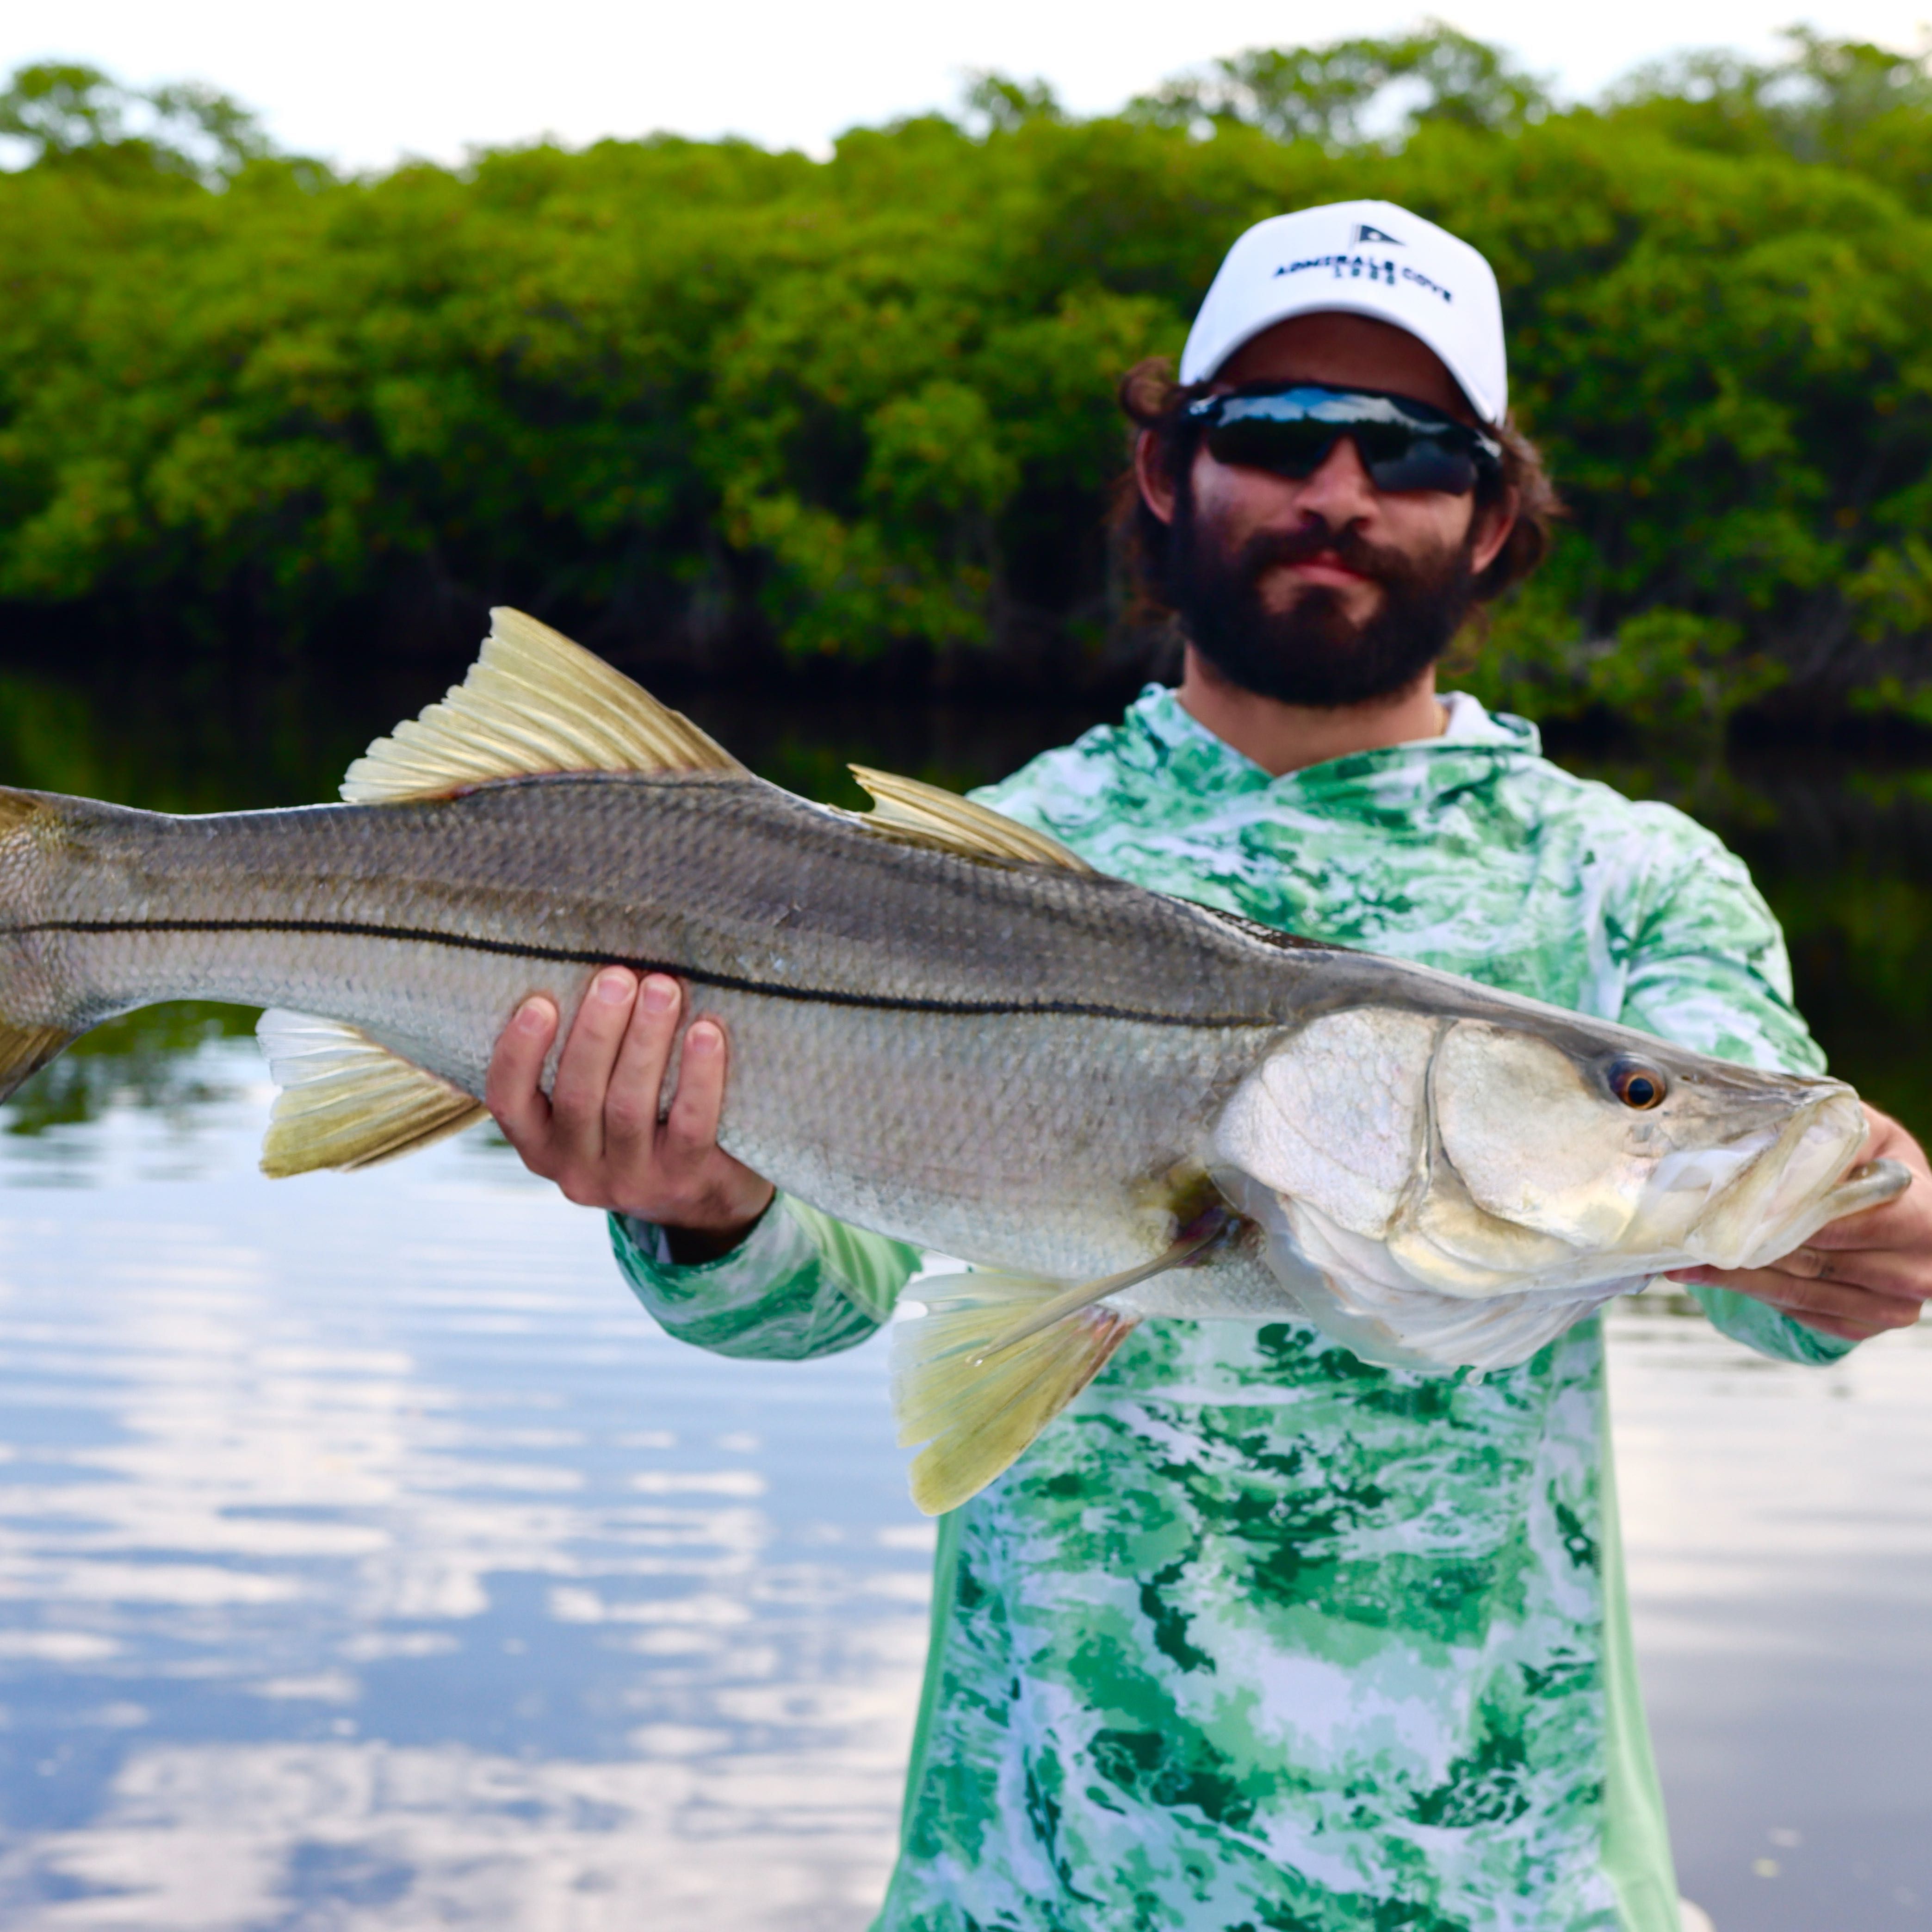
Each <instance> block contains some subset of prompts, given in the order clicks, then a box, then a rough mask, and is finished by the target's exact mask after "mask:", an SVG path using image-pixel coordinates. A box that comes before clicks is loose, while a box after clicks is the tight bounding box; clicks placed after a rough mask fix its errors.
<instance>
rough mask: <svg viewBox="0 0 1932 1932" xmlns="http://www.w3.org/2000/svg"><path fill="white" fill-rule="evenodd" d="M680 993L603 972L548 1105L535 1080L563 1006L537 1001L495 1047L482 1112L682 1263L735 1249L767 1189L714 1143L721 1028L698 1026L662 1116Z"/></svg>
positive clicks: (660, 977)
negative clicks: (643, 1224) (642, 1226)
mask: <svg viewBox="0 0 1932 1932" xmlns="http://www.w3.org/2000/svg"><path fill="white" fill-rule="evenodd" d="M683 1003H684V995H683V990H682V988H681V987H680V986H679V985H678V983H677V982H676V980H673V979H671V978H670V977H667V975H665V974H652V975H651V977H649V978H648V979H647V980H645V981H644V982H643V984H642V985H641V986H640V985H639V984H638V982H637V975H636V974H634V973H633V972H631V971H629V970H628V968H625V967H622V966H607V967H605V968H604V970H603V971H601V973H599V974H598V975H597V977H596V978H595V980H592V982H591V983H590V989H589V992H587V993H586V995H584V999H583V1005H582V1006H581V1007H580V1008H579V1009H578V1010H577V1019H576V1021H575V1022H574V1024H573V1025H572V1026H571V1029H570V1037H569V1038H568V1040H565V1042H564V1043H563V1052H562V1056H561V1058H559V1061H558V1062H557V1069H556V1081H555V1082H554V1083H553V1086H552V1088H551V1091H550V1097H549V1098H548V1099H547V1100H546V1099H545V1098H544V1093H543V1090H542V1088H541V1087H540V1086H538V1084H537V1082H538V1076H540V1075H541V1073H542V1071H543V1064H544V1055H546V1054H547V1053H548V1052H549V1051H550V1043H551V1041H552V1040H553V1039H554V1038H555V1037H556V1027H557V1010H556V1007H555V1006H554V1005H553V1004H551V1002H550V1001H548V1000H547V999H544V998H542V997H541V995H538V996H536V997H534V998H530V999H528V1000H526V1001H524V1002H523V1004H522V1005H521V1006H520V1007H518V1008H517V1011H516V1013H515V1016H514V1017H513V1018H512V1019H511V1022H510V1024H509V1025H508V1026H507V1027H505V1028H504V1029H503V1034H502V1038H501V1039H500V1040H498V1041H497V1043H496V1055H495V1057H494V1058H493V1059H492V1060H491V1061H490V1078H489V1081H488V1083H487V1085H486V1086H485V1088H484V1104H485V1105H486V1106H487V1107H488V1108H489V1109H490V1112H491V1113H492V1114H493V1115H495V1116H496V1124H497V1125H498V1126H499V1127H501V1128H502V1130H503V1132H504V1134H505V1136H506V1137H507V1138H508V1141H509V1143H510V1145H511V1146H512V1147H513V1148H515V1149H516V1151H517V1153H518V1154H520V1155H521V1156H522V1157H523V1165H524V1166H526V1167H527V1168H528V1169H529V1170H530V1171H531V1172H532V1173H533V1174H540V1175H542V1176H543V1177H544V1179H545V1180H547V1181H555V1182H556V1184H557V1186H558V1187H560V1188H561V1189H562V1190H563V1192H564V1194H565V1196H566V1197H567V1198H568V1199H570V1200H572V1201H574V1202H576V1203H577V1205H578V1206H580V1207H583V1208H613V1209H615V1210H616V1211H617V1212H618V1213H619V1214H631V1215H634V1216H635V1217H637V1219H638V1220H640V1221H654V1222H655V1223H657V1224H658V1226H660V1227H661V1228H663V1229H664V1230H665V1231H666V1233H667V1235H669V1237H670V1241H671V1251H672V1253H673V1255H674V1256H676V1259H678V1260H679V1261H680V1262H691V1261H703V1260H706V1259H709V1258H710V1257H711V1256H714V1255H721V1254H724V1253H726V1252H727V1251H728V1250H730V1249H732V1248H733V1247H736V1245H737V1244H738V1243H739V1241H741V1240H742V1239H743V1238H744V1236H745V1233H746V1232H747V1231H748V1229H750V1228H751V1224H752V1223H754V1222H755V1221H756V1220H757V1218H758V1217H759V1216H760V1215H761V1214H763V1212H764V1211H765V1210H766V1208H768V1207H769V1206H770V1205H771V1199H772V1184H771V1183H770V1182H769V1181H766V1180H765V1179H763V1178H762V1177H761V1176H760V1175H755V1174H754V1173H753V1172H751V1169H749V1168H748V1167H747V1166H745V1165H744V1163H742V1162H741V1161H736V1160H733V1159H732V1158H731V1157H730V1155H729V1154H727V1153H725V1151H724V1149H723V1148H721V1147H719V1145H718V1116H719V1115H720V1113H721V1112H722V1110H723V1108H724V1072H725V1063H726V1047H725V1041H724V1028H722V1027H721V1026H720V1025H718V1022H716V1021H715V1020H713V1019H697V1020H694V1021H693V1022H691V1027H690V1029H689V1031H688V1032H687V1033H686V1034H685V1037H684V1053H683V1057H682V1060H681V1061H680V1062H679V1068H678V1083H677V1091H676V1094H675V1095H674V1096H673V1098H672V1100H671V1103H670V1112H668V1113H667V1114H666V1115H664V1117H663V1118H661V1119H660V1118H658V1095H659V1094H660V1093H661V1091H662V1090H663V1087H664V1070H665V1069H666V1068H667V1067H668V1066H669V1065H670V1055H671V1048H672V1046H673V1043H674V1042H675V1041H676V1038H677V1028H678V1019H679V1010H680V1009H681V1008H682V1005H683Z"/></svg>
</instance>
